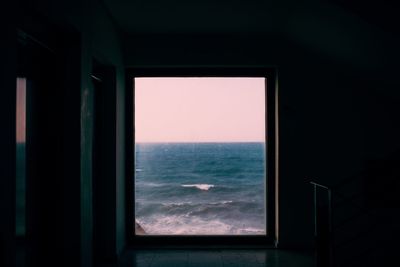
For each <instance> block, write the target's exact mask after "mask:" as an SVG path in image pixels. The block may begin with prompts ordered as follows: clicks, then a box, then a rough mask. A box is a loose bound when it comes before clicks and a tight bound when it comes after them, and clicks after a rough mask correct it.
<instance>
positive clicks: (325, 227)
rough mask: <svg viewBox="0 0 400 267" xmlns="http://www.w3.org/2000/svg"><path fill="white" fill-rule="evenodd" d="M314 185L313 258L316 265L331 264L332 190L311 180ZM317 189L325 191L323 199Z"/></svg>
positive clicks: (322, 266)
mask: <svg viewBox="0 0 400 267" xmlns="http://www.w3.org/2000/svg"><path fill="white" fill-rule="evenodd" d="M311 184H312V185H313V186H314V235H315V241H316V242H315V245H316V250H315V252H316V253H315V259H316V266H317V267H332V266H333V249H332V248H333V246H332V191H331V189H330V188H328V187H327V186H323V185H320V184H317V183H314V182H311ZM319 190H323V191H322V192H325V194H324V198H325V203H324V201H322V200H321V196H319V194H318V193H319Z"/></svg>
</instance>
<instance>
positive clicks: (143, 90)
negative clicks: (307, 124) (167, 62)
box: [135, 78, 265, 142]
mask: <svg viewBox="0 0 400 267" xmlns="http://www.w3.org/2000/svg"><path fill="white" fill-rule="evenodd" d="M135 132H136V135H135V138H136V142H264V141H265V79H264V78H135Z"/></svg>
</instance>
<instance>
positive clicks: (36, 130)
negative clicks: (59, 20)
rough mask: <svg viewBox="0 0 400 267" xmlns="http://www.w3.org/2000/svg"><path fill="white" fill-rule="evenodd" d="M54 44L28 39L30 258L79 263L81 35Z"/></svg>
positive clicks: (35, 262)
mask: <svg viewBox="0 0 400 267" xmlns="http://www.w3.org/2000/svg"><path fill="white" fill-rule="evenodd" d="M58 41H59V44H53V46H52V49H48V48H46V47H45V46H43V45H41V44H38V43H37V42H36V41H33V40H32V39H30V38H27V39H26V40H25V42H24V45H22V46H21V49H20V50H21V51H19V52H20V53H19V62H20V63H21V65H23V67H22V69H23V72H24V73H25V74H26V77H27V81H28V82H27V123H26V128H27V135H26V159H27V175H26V178H27V191H26V197H27V206H26V210H27V217H26V226H27V227H26V230H27V232H26V237H27V262H28V263H29V266H47V265H49V266H50V265H57V266H79V264H80V257H81V254H80V253H81V228H80V226H81V213H80V211H81V209H80V188H81V184H80V145H81V143H80V127H81V124H80V123H81V121H80V100H81V98H80V97H81V91H80V72H81V71H80V64H81V62H80V38H79V36H76V35H74V34H67V33H65V35H64V33H63V35H61V37H59V39H58Z"/></svg>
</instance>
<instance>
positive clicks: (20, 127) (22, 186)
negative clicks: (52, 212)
mask: <svg viewBox="0 0 400 267" xmlns="http://www.w3.org/2000/svg"><path fill="white" fill-rule="evenodd" d="M16 93H17V110H16V127H17V129H16V132H17V134H16V135H17V136H16V139H17V148H16V149H17V170H16V188H17V189H16V190H17V192H16V198H17V199H16V203H17V210H16V235H17V236H24V235H25V191H26V172H25V171H26V166H25V147H26V145H25V144H26V142H25V141H26V129H25V128H26V127H25V126H26V79H25V78H17V92H16Z"/></svg>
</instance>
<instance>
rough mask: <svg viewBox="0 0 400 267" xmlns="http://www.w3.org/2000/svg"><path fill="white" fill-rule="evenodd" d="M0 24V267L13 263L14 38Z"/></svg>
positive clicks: (11, 28)
mask: <svg viewBox="0 0 400 267" xmlns="http://www.w3.org/2000/svg"><path fill="white" fill-rule="evenodd" d="M7 4H9V3H8V1H7ZM5 6H7V5H2V9H3V7H5ZM3 10H5V11H7V10H8V9H7V8H4V9H3ZM2 18H4V17H3V16H2ZM0 26H2V27H3V26H5V29H4V30H3V28H2V31H1V43H2V44H1V49H0V58H1V60H0V129H1V131H0V148H1V149H0V211H1V219H0V266H13V265H15V192H16V188H15V171H16V120H15V118H16V117H15V115H16V114H15V113H16V91H15V90H16V76H17V75H16V40H17V37H16V32H15V28H13V27H11V25H10V26H8V24H6V25H4V24H3V21H1V25H0Z"/></svg>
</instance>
